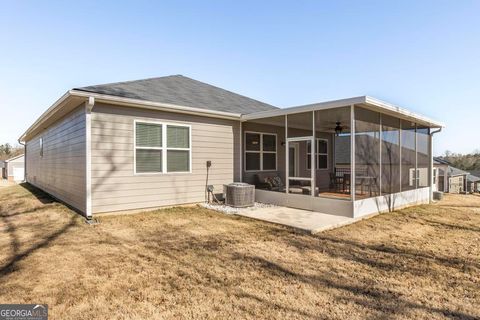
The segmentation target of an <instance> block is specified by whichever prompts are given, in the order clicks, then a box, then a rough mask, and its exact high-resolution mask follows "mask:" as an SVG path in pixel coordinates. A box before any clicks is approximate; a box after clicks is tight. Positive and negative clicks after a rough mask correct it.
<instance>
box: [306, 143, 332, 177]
mask: <svg viewBox="0 0 480 320" xmlns="http://www.w3.org/2000/svg"><path fill="white" fill-rule="evenodd" d="M316 141H317V148H316V150H315V158H316V159H315V162H316V168H317V170H323V169H328V140H327V139H317V140H316ZM311 162H312V147H311V145H310V141H308V142H307V169H308V170H310V168H311V167H312V164H311Z"/></svg>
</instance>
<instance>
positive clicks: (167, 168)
mask: <svg viewBox="0 0 480 320" xmlns="http://www.w3.org/2000/svg"><path fill="white" fill-rule="evenodd" d="M171 172H191V146H190V126H187V125H178V124H165V123H156V122H140V121H135V173H171Z"/></svg>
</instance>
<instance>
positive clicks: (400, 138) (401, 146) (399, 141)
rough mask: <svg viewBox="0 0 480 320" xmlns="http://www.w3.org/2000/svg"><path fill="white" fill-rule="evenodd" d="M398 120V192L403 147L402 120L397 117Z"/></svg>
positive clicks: (400, 180) (400, 181)
mask: <svg viewBox="0 0 480 320" xmlns="http://www.w3.org/2000/svg"><path fill="white" fill-rule="evenodd" d="M398 121H399V122H398V123H399V125H398V128H399V129H398V133H399V134H398V135H399V137H398V145H399V146H400V152H399V153H398V154H399V156H398V158H399V161H398V164H399V165H398V171H399V172H400V179H398V181H399V183H400V189H398V190H400V192H402V165H403V160H402V149H403V141H402V120H401V119H398Z"/></svg>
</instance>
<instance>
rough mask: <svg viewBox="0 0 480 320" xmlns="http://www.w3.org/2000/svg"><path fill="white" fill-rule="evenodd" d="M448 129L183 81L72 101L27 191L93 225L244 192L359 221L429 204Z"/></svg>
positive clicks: (30, 160)
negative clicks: (239, 186) (440, 138)
mask: <svg viewBox="0 0 480 320" xmlns="http://www.w3.org/2000/svg"><path fill="white" fill-rule="evenodd" d="M442 126H443V125H442V124H441V123H439V122H436V121H433V120H430V119H428V118H426V117H424V116H421V115H418V114H415V113H413V112H410V111H407V110H405V109H402V108H399V107H397V106H394V105H391V104H389V103H386V102H383V101H380V100H377V99H374V98H371V97H368V96H361V97H354V98H348V99H342V100H334V101H327V102H322V103H315V104H311V105H305V106H298V107H291V108H284V109H280V108H277V107H274V106H272V105H269V104H266V103H263V102H260V101H257V100H254V99H251V98H248V97H245V96H242V95H239V94H236V93H233V92H231V91H227V90H224V89H221V88H218V87H215V86H212V85H209V84H206V83H202V82H200V81H196V80H193V79H190V78H187V77H184V76H181V75H175V76H167V77H160V78H152V79H145V80H137V81H128V82H119V83H111V84H104V85H95V86H89V87H82V88H75V89H72V90H69V91H68V92H67V93H65V94H64V95H63V96H62V97H61V98H60V99H59V100H57V101H56V102H55V103H54V104H53V105H52V106H51V107H50V108H49V109H48V110H47V111H46V112H45V113H44V114H43V115H41V116H40V118H39V119H38V120H36V121H35V123H33V124H32V125H31V126H30V128H28V130H27V131H26V132H25V133H24V134H23V135H22V136H21V137H20V140H21V141H24V142H25V143H26V179H27V181H28V182H29V183H31V184H33V185H35V186H36V187H38V188H40V189H43V190H44V191H46V192H48V193H50V194H51V195H53V196H54V197H56V198H58V199H60V200H62V201H64V202H65V203H67V204H69V205H71V206H72V207H74V208H76V209H77V210H78V211H80V212H82V213H83V214H84V215H85V216H86V217H87V218H91V217H92V215H93V214H97V213H102V212H108V211H116V210H130V209H142V208H154V207H160V206H166V205H178V204H187V203H198V202H202V201H204V199H205V189H206V185H207V184H208V185H213V186H214V190H216V192H221V191H222V188H223V185H224V184H228V183H231V182H233V181H244V182H248V183H252V184H255V185H256V191H255V196H256V199H257V201H260V202H265V203H273V204H278V205H284V206H290V207H296V208H301V209H307V210H315V211H320V212H324V213H331V214H337V215H343V216H349V217H358V216H362V215H366V214H371V213H374V212H380V211H388V210H392V209H393V208H398V207H401V206H407V205H413V204H417V203H425V202H428V201H429V199H430V196H431V186H432V183H431V179H432V175H431V174H429V172H432V157H431V150H432V136H433V134H434V133H436V132H438V131H439V130H440V129H441V128H442ZM339 149H342V150H341V151H338V150H339ZM338 154H342V157H343V158H342V159H340V157H339V158H337V156H336V155H338ZM207 163H211V166H210V167H208V166H207ZM207 170H208V175H207ZM207 177H208V180H207Z"/></svg>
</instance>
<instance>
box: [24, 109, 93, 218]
mask: <svg viewBox="0 0 480 320" xmlns="http://www.w3.org/2000/svg"><path fill="white" fill-rule="evenodd" d="M85 128H86V127H85V109H84V107H83V105H82V106H79V107H77V108H76V109H75V110H73V111H72V112H70V113H69V114H67V115H66V116H65V117H63V118H62V119H60V120H58V121H57V122H55V123H54V124H53V125H50V126H49V127H48V128H47V129H45V130H44V131H43V132H41V133H39V134H37V135H36V136H35V137H34V138H32V139H28V141H27V142H26V149H27V157H26V158H27V162H26V175H27V177H26V179H27V181H28V182H29V183H31V184H33V185H34V186H36V187H38V188H40V189H42V190H44V191H46V192H48V193H50V194H51V195H53V196H54V197H56V198H57V199H59V200H61V201H63V202H65V203H67V204H68V205H71V206H72V207H74V208H76V209H78V210H80V211H81V212H83V213H85V211H86V187H85V182H86V180H85V164H86V155H85V154H86V152H85V151H86V143H85V142H86V131H85V130H86V129H85ZM40 138H43V157H41V156H40V142H39V140H40Z"/></svg>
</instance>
